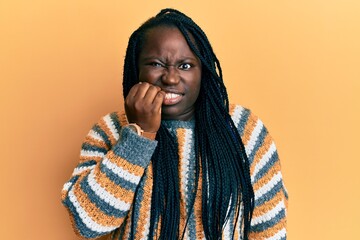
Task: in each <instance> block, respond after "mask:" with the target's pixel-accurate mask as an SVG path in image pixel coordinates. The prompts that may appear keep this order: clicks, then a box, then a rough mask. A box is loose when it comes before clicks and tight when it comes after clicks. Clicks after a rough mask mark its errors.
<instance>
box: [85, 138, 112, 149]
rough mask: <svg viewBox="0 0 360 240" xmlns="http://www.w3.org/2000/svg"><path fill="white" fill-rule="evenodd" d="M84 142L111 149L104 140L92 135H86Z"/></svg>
mask: <svg viewBox="0 0 360 240" xmlns="http://www.w3.org/2000/svg"><path fill="white" fill-rule="evenodd" d="M84 143H87V144H89V145H92V146H96V147H99V148H105V149H106V150H109V147H108V146H107V145H106V143H105V142H104V141H100V140H98V139H95V138H93V137H92V136H90V135H87V136H86V137H85V140H84Z"/></svg>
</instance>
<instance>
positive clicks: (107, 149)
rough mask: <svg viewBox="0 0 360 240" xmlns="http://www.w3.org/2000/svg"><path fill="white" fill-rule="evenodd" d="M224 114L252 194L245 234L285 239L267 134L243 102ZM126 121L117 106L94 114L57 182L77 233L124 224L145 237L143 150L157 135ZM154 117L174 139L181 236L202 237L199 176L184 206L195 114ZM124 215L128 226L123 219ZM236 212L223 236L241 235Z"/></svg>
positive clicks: (147, 188)
mask: <svg viewBox="0 0 360 240" xmlns="http://www.w3.org/2000/svg"><path fill="white" fill-rule="evenodd" d="M230 114H231V117H232V119H233V121H234V123H235V126H237V130H238V132H239V134H240V136H241V139H242V141H243V143H244V146H245V151H246V154H247V156H248V159H249V163H250V176H251V182H252V185H253V189H254V193H255V208H254V212H253V217H252V220H251V227H250V235H249V238H250V239H257V240H258V239H272V240H275V239H286V211H287V210H286V209H287V199H288V195H287V191H286V188H285V186H284V184H283V180H282V174H281V169H280V161H279V156H278V153H277V150H276V146H275V144H274V141H273V139H272V138H271V136H270V135H269V133H268V131H267V129H266V127H265V126H264V124H263V123H262V121H261V120H260V119H259V118H258V117H257V116H255V115H254V114H253V113H252V112H251V111H250V110H249V109H246V108H244V107H242V106H239V105H231V107H230ZM127 124H128V123H127V120H126V116H125V114H124V111H123V112H114V113H111V114H108V115H106V116H104V117H103V118H101V119H100V121H99V122H98V123H97V124H95V125H94V127H93V128H92V129H91V130H90V131H89V133H88V134H87V136H86V138H85V141H84V142H83V144H82V148H81V152H80V161H79V163H78V165H77V166H76V168H75V169H74V171H73V173H72V176H71V178H70V180H69V181H68V182H66V183H65V184H64V187H63V190H62V203H63V205H64V206H65V207H66V208H67V210H68V212H69V214H70V218H71V220H72V223H73V227H74V229H75V232H76V233H77V234H78V235H79V236H81V237H83V238H96V237H99V236H101V235H105V234H108V233H111V236H112V239H130V238H129V235H130V230H131V229H134V231H135V233H134V238H135V239H147V238H148V233H149V227H150V208H151V196H152V184H153V175H152V163H151V156H152V154H153V152H154V151H155V148H156V146H157V141H156V140H150V139H147V138H144V137H142V136H139V135H137V133H135V132H134V131H133V130H131V129H130V128H129V127H126V125H127ZM162 124H164V125H165V126H166V127H167V128H168V130H169V131H170V133H171V134H172V135H173V136H174V137H176V140H177V143H178V153H179V177H180V181H179V183H180V186H179V189H180V226H179V229H180V232H181V233H182V232H183V231H184V228H185V226H186V228H185V234H184V239H205V235H204V232H203V226H202V221H201V201H202V200H201V194H202V191H201V178H200V180H199V184H198V189H197V190H196V191H197V194H196V198H195V203H194V206H193V207H192V208H191V207H190V201H191V199H190V194H189V193H191V192H192V191H195V189H194V188H195V154H194V148H195V147H194V127H195V121H194V120H192V121H172V120H171V121H169V120H167V121H162ZM132 208H135V211H133V209H132ZM240 209H242V206H240ZM133 212H134V216H132V213H133ZM132 218H134V219H135V221H134V224H135V225H136V226H131V222H132V221H131V219H132ZM241 219H242V214H241V211H240V214H239V215H238V217H237V218H236V214H232V215H231V216H230V219H229V221H227V223H226V225H225V227H224V229H223V239H243V233H242V227H241V226H242V224H241ZM187 220H188V222H187V224H186V221H187ZM160 221H161V220H160ZM158 225H160V224H158ZM234 227H235V229H234ZM233 233H234V235H233Z"/></svg>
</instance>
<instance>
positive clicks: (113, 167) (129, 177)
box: [102, 157, 141, 184]
mask: <svg viewBox="0 0 360 240" xmlns="http://www.w3.org/2000/svg"><path fill="white" fill-rule="evenodd" d="M102 164H104V165H105V166H106V167H107V168H109V169H111V170H112V171H113V172H114V173H115V174H116V175H118V176H119V177H121V178H123V179H125V180H126V181H129V182H132V183H134V184H139V182H140V179H141V177H139V176H136V175H134V174H132V173H131V172H128V171H127V170H125V169H123V168H122V167H120V166H117V165H116V164H114V163H112V162H110V160H109V159H108V158H106V157H105V158H104V160H103V161H102Z"/></svg>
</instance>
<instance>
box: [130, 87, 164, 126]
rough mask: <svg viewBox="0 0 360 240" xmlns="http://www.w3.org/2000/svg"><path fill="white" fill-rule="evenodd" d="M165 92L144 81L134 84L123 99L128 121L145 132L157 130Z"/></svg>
mask: <svg viewBox="0 0 360 240" xmlns="http://www.w3.org/2000/svg"><path fill="white" fill-rule="evenodd" d="M164 98H165V92H163V91H161V88H160V87H157V86H154V85H152V84H149V83H146V82H140V83H138V84H136V85H134V86H133V87H132V88H131V90H130V92H129V94H128V96H127V97H126V99H125V112H126V116H127V118H128V121H129V123H136V124H137V125H139V126H140V127H141V128H142V130H144V131H145V132H153V133H154V132H157V131H158V130H159V128H160V123H161V106H162V104H163V101H164Z"/></svg>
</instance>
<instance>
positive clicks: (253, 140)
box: [245, 119, 264, 156]
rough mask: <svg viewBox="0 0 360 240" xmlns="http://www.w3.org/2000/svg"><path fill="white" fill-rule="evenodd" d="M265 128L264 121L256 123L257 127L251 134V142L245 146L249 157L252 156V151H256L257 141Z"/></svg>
mask: <svg viewBox="0 0 360 240" xmlns="http://www.w3.org/2000/svg"><path fill="white" fill-rule="evenodd" d="M263 126H264V125H263V123H262V121H261V120H260V119H258V120H257V122H256V126H255V128H254V130H253V131H252V133H251V136H250V140H249V142H248V143H247V144H246V146H245V151H246V154H247V155H248V156H249V155H250V153H251V151H252V150H253V149H254V147H255V144H256V140H257V139H258V137H259V134H260V132H261V130H262V128H263Z"/></svg>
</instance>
